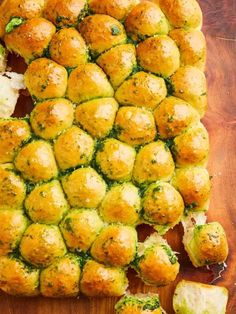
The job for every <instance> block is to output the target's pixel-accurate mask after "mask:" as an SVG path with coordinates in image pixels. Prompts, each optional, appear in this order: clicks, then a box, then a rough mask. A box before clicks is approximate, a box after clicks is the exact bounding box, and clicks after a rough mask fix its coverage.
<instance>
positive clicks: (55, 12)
mask: <svg viewBox="0 0 236 314" xmlns="http://www.w3.org/2000/svg"><path fill="white" fill-rule="evenodd" d="M86 9H87V1H86V0H63V1H61V0H47V1H46V6H45V9H44V11H43V13H44V16H45V18H46V19H47V20H49V21H51V22H53V24H55V25H56V26H57V27H58V28H62V27H69V26H76V25H77V24H78V22H79V21H80V20H81V19H82V18H83V17H84V15H85V13H86Z"/></svg>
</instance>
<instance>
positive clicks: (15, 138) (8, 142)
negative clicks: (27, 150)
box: [0, 119, 30, 164]
mask: <svg viewBox="0 0 236 314" xmlns="http://www.w3.org/2000/svg"><path fill="white" fill-rule="evenodd" d="M0 134H1V136H0V163H3V164H4V163H8V162H13V160H14V157H15V155H16V153H17V151H18V150H19V149H20V147H21V145H23V144H24V143H25V142H27V141H28V140H29V139H30V127H29V125H28V123H27V122H26V121H25V120H20V119H19V120H16V119H9V120H4V119H0Z"/></svg>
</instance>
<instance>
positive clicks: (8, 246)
mask: <svg viewBox="0 0 236 314" xmlns="http://www.w3.org/2000/svg"><path fill="white" fill-rule="evenodd" d="M26 228H27V219H26V217H25V216H24V214H23V212H22V211H21V210H9V209H8V210H0V239H1V241H0V256H1V255H8V254H9V253H12V252H13V251H14V250H15V249H16V248H17V246H18V244H19V242H20V240H21V237H22V235H23V233H24V231H25V229H26ZM0 285H1V284H0Z"/></svg>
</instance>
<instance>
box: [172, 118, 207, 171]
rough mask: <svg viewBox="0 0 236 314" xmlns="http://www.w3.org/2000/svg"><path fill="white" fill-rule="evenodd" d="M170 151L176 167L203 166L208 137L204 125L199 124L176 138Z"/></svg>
mask: <svg viewBox="0 0 236 314" xmlns="http://www.w3.org/2000/svg"><path fill="white" fill-rule="evenodd" d="M172 151H173V153H174V155H175V160H176V163H177V165H178V166H190V165H205V164H206V162H207V160H208V155H209V136H208V132H207V130H206V128H205V127H204V125H203V124H202V123H200V122H199V123H197V124H195V125H193V126H192V127H190V128H189V129H188V130H187V131H185V132H183V133H182V134H180V135H179V136H177V137H176V138H175V139H174V146H173V147H172Z"/></svg>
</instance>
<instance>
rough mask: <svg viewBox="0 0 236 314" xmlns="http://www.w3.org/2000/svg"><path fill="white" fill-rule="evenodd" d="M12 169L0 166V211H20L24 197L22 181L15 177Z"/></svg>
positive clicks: (24, 189)
mask: <svg viewBox="0 0 236 314" xmlns="http://www.w3.org/2000/svg"><path fill="white" fill-rule="evenodd" d="M12 170H14V169H7V168H4V167H3V166H0V195H1V197H0V210H3V209H20V208H22V206H23V202H24V199H25V195H26V188H25V184H24V181H23V180H22V179H21V178H20V176H18V175H16V174H15V173H14V171H12Z"/></svg>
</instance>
